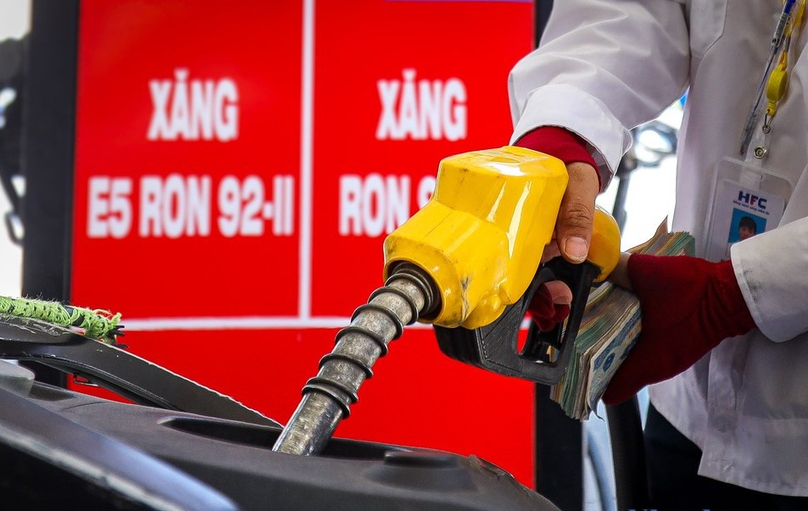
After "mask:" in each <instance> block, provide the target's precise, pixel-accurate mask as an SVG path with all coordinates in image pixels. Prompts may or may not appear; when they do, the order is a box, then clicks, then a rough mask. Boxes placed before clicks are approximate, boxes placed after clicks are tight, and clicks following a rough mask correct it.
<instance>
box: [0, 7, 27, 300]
mask: <svg viewBox="0 0 808 511" xmlns="http://www.w3.org/2000/svg"><path fill="white" fill-rule="evenodd" d="M30 12H31V1H30V0H0V39H6V38H9V37H15V38H17V37H20V36H22V35H23V34H25V33H26V32H28V29H29V27H30V23H31V15H30ZM7 211H9V203H8V198H6V196H5V194H4V193H2V192H0V218H4V217H5V214H6V212H7ZM21 276H22V251H21V250H20V247H18V246H17V245H14V244H13V243H12V242H11V240H10V238H9V236H8V231H6V228H5V222H2V223H0V295H4V296H19V295H20V289H21V285H22V284H21Z"/></svg>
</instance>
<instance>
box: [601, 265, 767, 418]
mask: <svg viewBox="0 0 808 511" xmlns="http://www.w3.org/2000/svg"><path fill="white" fill-rule="evenodd" d="M625 263H626V264H624V266H623V268H624V269H625V274H624V275H620V274H618V275H616V279H617V280H618V281H622V282H623V283H624V285H625V284H628V285H629V286H630V288H631V290H632V292H633V293H634V294H635V295H636V296H637V298H639V301H640V309H641V313H642V329H641V331H640V337H639V339H638V340H637V343H636V346H634V348H633V350H632V351H631V353H630V354H629V355H628V357H627V358H626V360H625V361H624V362H623V364H622V365H621V366H620V368H619V369H618V370H617V373H616V374H615V376H614V378H613V379H612V380H611V382H610V383H609V384H608V388H607V390H606V393H605V394H604V395H603V402H604V403H606V404H617V403H621V402H623V401H625V400H626V399H628V398H630V397H631V396H633V395H634V394H635V393H636V392H637V391H639V390H640V389H641V388H643V387H644V386H646V385H648V384H651V383H656V382H660V381H663V380H667V379H669V378H672V377H674V376H676V375H677V374H679V373H681V372H683V371H685V370H686V369H687V368H689V367H690V366H692V365H693V364H695V363H696V362H697V361H698V360H699V359H700V358H701V357H703V356H704V355H705V354H706V353H707V352H709V351H710V350H711V349H713V348H714V347H715V346H717V345H718V344H719V343H720V342H721V341H722V340H724V339H726V338H728V337H734V336H737V335H742V334H745V333H746V332H748V331H750V330H752V329H753V328H754V327H755V323H754V321H753V320H752V316H751V314H750V313H749V309H748V308H747V306H746V302H745V301H744V298H743V295H742V294H741V290H740V288H739V287H738V283H737V281H736V279H735V272H734V270H733V268H732V262H731V261H722V262H719V263H711V262H708V261H706V260H704V259H699V258H695V257H687V256H679V257H666V256H653V255H645V254H634V255H632V256H631V257H629V258H627V259H626V261H625ZM621 271H623V270H622V269H621Z"/></svg>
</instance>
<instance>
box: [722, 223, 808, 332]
mask: <svg viewBox="0 0 808 511" xmlns="http://www.w3.org/2000/svg"><path fill="white" fill-rule="evenodd" d="M731 257H732V267H733V268H734V270H735V278H737V279H738V285H739V286H740V287H741V292H742V293H743V296H744V300H746V305H747V306H748V307H749V312H750V313H751V314H752V319H754V320H755V324H756V325H757V326H758V328H759V329H760V331H761V332H763V335H765V336H766V337H768V338H769V339H771V340H772V341H776V342H782V341H787V340H790V339H793V338H794V337H796V336H797V335H799V334H801V333H803V332H806V331H808V314H806V312H805V305H806V304H808V285H805V279H806V277H805V275H806V273H805V272H806V268H808V218H802V219H799V220H795V221H793V222H791V223H788V224H786V225H783V226H780V227H778V228H777V229H774V230H772V231H768V232H765V233H761V234H759V235H757V236H755V237H753V238H749V239H748V240H746V241H743V242H741V243H737V244H735V245H733V246H732V249H731Z"/></svg>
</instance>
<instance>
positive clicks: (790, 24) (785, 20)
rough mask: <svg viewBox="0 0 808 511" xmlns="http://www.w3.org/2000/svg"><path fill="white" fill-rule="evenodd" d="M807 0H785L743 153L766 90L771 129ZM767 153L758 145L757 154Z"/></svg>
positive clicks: (766, 129) (766, 119)
mask: <svg viewBox="0 0 808 511" xmlns="http://www.w3.org/2000/svg"><path fill="white" fill-rule="evenodd" d="M805 2H806V0H784V1H783V11H782V13H781V14H780V19H779V20H778V22H777V27H776V28H775V29H774V34H773V35H772V42H771V51H770V52H769V58H768V59H767V60H766V68H765V70H764V72H763V77H762V78H761V80H760V83H759V84H758V89H757V94H756V95H755V101H754V103H753V104H752V109H751V111H750V112H749V118H748V119H747V121H746V126H745V127H744V131H743V136H742V137H741V148H740V154H741V155H743V154H745V153H746V150H747V149H748V148H749V142H750V141H751V139H752V134H753V132H754V130H755V127H756V126H757V120H758V112H759V111H760V105H761V103H762V101H763V94H764V92H765V94H766V113H765V116H764V118H763V127H762V130H763V133H765V134H768V133H769V132H771V125H772V121H773V120H774V116H775V115H776V114H777V109H778V107H779V105H780V102H781V101H782V99H783V97H785V94H786V89H787V88H788V51H789V49H790V47H791V36H792V34H793V31H794V27H798V26H799V25H800V23H801V22H802V18H803V13H804V12H805ZM778 54H779V56H778ZM775 60H777V66H776V67H775V68H774V69H772V66H773V65H774V62H775ZM765 156H766V149H765V148H763V147H759V148H755V157H757V158H758V159H762V158H763V157H765Z"/></svg>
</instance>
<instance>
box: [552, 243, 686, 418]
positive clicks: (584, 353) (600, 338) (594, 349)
mask: <svg viewBox="0 0 808 511" xmlns="http://www.w3.org/2000/svg"><path fill="white" fill-rule="evenodd" d="M694 248H695V245H694V240H693V237H692V236H691V235H690V234H688V233H686V232H676V233H667V232H665V230H664V228H661V229H660V230H658V231H657V233H656V235H655V236H654V237H653V238H652V239H651V240H649V241H648V242H646V243H644V244H643V245H640V246H639V247H636V248H634V249H632V250H630V251H631V252H634V253H643V254H653V255H682V254H686V255H692V254H693V252H694ZM641 316H642V315H641V313H640V302H639V300H637V297H635V296H634V295H633V294H632V293H631V292H630V291H627V290H625V289H622V288H619V287H617V286H614V285H613V284H611V283H609V282H606V283H604V284H602V285H600V286H599V287H597V288H593V289H592V291H591V293H590V295H589V300H588V301H587V305H586V312H585V314H584V318H583V320H582V321H581V327H580V329H579V331H578V337H577V338H576V339H575V346H574V351H573V352H572V354H571V356H570V362H569V366H568V367H567V371H566V373H565V374H564V376H563V377H562V379H561V380H560V381H559V382H558V383H557V384H556V385H554V386H553V387H552V390H551V396H552V399H553V400H554V401H555V402H557V403H558V404H559V405H561V408H563V409H564V412H565V413H566V414H567V415H568V416H570V417H572V418H573V419H578V420H585V419H588V418H589V415H590V412H591V411H592V410H594V409H595V408H596V407H597V403H598V400H600V398H601V396H603V393H604V392H605V391H606V387H607V386H608V384H609V382H610V381H611V379H612V377H613V376H614V375H615V373H616V372H617V369H618V368H619V367H620V364H621V363H622V362H623V360H624V359H625V358H626V356H628V354H629V352H630V351H631V348H632V347H633V346H634V343H635V342H636V341H637V338H638V337H639V335H640V328H641V324H642V323H641V320H642V318H641Z"/></svg>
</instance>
